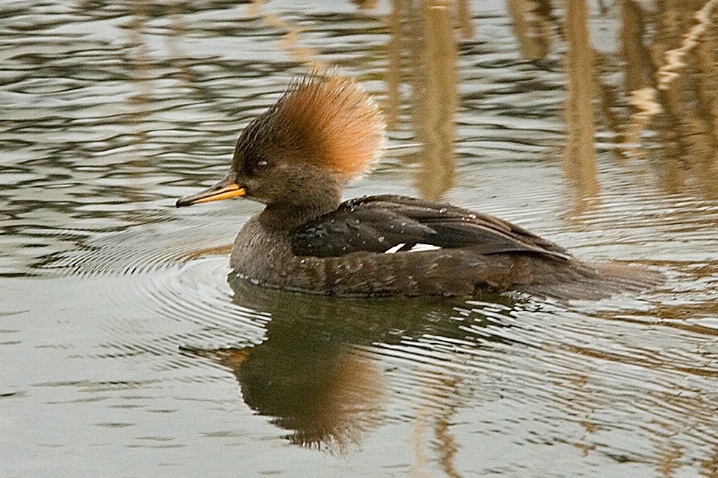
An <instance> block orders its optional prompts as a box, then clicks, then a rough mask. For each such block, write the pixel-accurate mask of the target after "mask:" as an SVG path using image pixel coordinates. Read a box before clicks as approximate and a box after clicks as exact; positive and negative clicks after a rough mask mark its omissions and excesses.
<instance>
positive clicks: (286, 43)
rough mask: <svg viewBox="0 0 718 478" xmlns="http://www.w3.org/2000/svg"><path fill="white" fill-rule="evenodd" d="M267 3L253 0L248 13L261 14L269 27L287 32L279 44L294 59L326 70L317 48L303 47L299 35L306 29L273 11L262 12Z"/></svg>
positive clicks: (313, 67)
mask: <svg viewBox="0 0 718 478" xmlns="http://www.w3.org/2000/svg"><path fill="white" fill-rule="evenodd" d="M265 3H266V1H265V0H252V3H251V4H250V5H249V6H248V7H247V15H249V16H259V17H261V18H262V20H263V21H264V24H265V25H267V26H268V27H270V28H274V29H277V30H282V31H284V32H285V33H284V35H282V39H281V41H280V42H279V44H280V45H281V46H282V49H284V50H285V51H286V52H287V53H288V54H289V57H290V58H291V59H292V60H294V61H297V62H299V63H303V64H305V65H307V66H309V67H310V69H312V70H316V71H324V70H326V69H327V65H326V63H324V62H323V61H321V60H319V59H318V56H319V54H318V53H317V51H316V50H315V49H313V48H308V47H303V46H301V45H300V44H299V35H300V34H301V33H302V32H303V31H304V29H303V28H302V27H300V26H299V25H297V24H296V23H295V22H292V21H289V20H284V19H282V18H279V16H277V15H275V14H273V13H262V6H264V4H265Z"/></svg>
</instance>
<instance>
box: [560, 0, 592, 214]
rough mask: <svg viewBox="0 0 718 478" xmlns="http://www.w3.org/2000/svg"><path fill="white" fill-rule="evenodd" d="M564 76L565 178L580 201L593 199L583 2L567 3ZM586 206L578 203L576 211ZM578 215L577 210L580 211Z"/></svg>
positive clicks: (587, 45)
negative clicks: (569, 181) (572, 186)
mask: <svg viewBox="0 0 718 478" xmlns="http://www.w3.org/2000/svg"><path fill="white" fill-rule="evenodd" d="M565 28H566V40H567V43H568V50H567V51H566V59H565V62H566V75H567V77H568V92H567V97H566V102H565V113H564V114H565V118H566V128H567V130H568V137H567V138H566V147H565V149H564V167H565V172H566V175H567V176H568V177H569V178H570V179H571V180H572V181H573V183H574V185H575V186H576V188H577V189H578V193H579V196H580V197H581V198H595V197H596V196H597V194H598V190H599V186H598V180H597V178H596V152H595V150H594V147H593V140H594V132H595V129H594V125H593V107H592V105H591V100H592V98H593V50H592V48H591V45H590V42H589V33H588V9H587V7H586V1H585V0H571V1H570V2H567V3H566V25H565ZM587 205H588V203H586V202H580V203H579V209H580V208H582V207H585V206H587ZM579 212H580V211H579Z"/></svg>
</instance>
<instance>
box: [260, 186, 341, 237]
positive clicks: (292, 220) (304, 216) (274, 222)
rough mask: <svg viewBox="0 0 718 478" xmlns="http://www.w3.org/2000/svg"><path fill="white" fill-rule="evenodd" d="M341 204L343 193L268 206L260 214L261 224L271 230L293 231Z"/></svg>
mask: <svg viewBox="0 0 718 478" xmlns="http://www.w3.org/2000/svg"><path fill="white" fill-rule="evenodd" d="M340 203H341V191H338V192H337V193H336V195H332V196H328V195H325V196H315V197H313V198H312V200H311V201H307V202H303V203H295V202H292V203H291V204H289V203H284V204H281V203H279V204H268V205H267V206H266V207H265V208H264V210H263V211H262V212H261V213H260V214H259V217H258V219H259V222H260V224H261V225H262V226H263V227H264V228H266V229H269V230H274V231H293V230H294V229H296V228H297V227H299V226H301V225H302V224H305V223H306V222H308V221H311V220H312V219H315V218H317V217H319V216H321V215H322V214H326V213H329V212H332V211H335V210H336V209H337V207H339V204H340Z"/></svg>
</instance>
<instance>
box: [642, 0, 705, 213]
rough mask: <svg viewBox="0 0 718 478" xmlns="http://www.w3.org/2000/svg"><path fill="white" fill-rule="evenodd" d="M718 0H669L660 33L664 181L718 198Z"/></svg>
mask: <svg viewBox="0 0 718 478" xmlns="http://www.w3.org/2000/svg"><path fill="white" fill-rule="evenodd" d="M717 5H718V2H717V1H715V0H709V1H708V2H705V1H689V2H680V3H677V2H665V4H662V5H661V7H662V9H661V11H660V19H661V21H660V23H658V25H657V26H658V28H659V29H660V32H659V33H657V34H655V35H654V38H655V43H654V45H653V51H654V58H657V63H658V65H659V67H658V68H657V72H656V89H657V91H658V99H659V101H660V104H661V107H662V111H663V115H660V116H659V117H658V118H657V124H658V125H659V126H658V127H659V133H660V137H661V147H662V150H663V152H664V155H665V162H664V169H663V175H662V177H663V183H662V185H663V186H664V187H665V188H666V189H668V190H669V191H671V192H682V190H683V189H684V188H686V186H694V187H693V188H691V189H694V190H697V192H700V193H702V194H704V195H705V196H706V197H709V198H712V199H715V198H718V185H717V184H716V183H717V182H716V181H715V179H714V178H715V175H716V173H718V164H717V160H718V96H717V92H716V89H715V85H716V81H718V51H717V49H718V36H717V35H716V34H715V26H714V24H715V22H716V21H717V20H718V11H716V10H718V8H717Z"/></svg>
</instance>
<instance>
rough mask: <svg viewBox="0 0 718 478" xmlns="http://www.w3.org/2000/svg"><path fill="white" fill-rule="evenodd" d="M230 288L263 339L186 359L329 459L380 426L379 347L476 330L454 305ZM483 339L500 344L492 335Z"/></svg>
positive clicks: (505, 303) (506, 302) (239, 284)
mask: <svg viewBox="0 0 718 478" xmlns="http://www.w3.org/2000/svg"><path fill="white" fill-rule="evenodd" d="M230 284H231V285H232V288H233V290H234V293H235V296H234V301H235V302H236V303H238V304H239V305H242V306H243V307H251V308H252V309H253V310H256V311H258V312H262V313H268V314H270V315H271V321H270V322H268V324H267V325H266V338H265V340H264V341H263V342H262V343H260V344H258V345H255V346H250V347H245V348H234V349H233V348H224V349H219V350H196V349H194V350H191V352H192V353H194V354H197V355H201V356H205V357H210V358H212V359H214V360H216V361H218V362H220V363H221V364H223V365H224V366H227V367H229V368H230V369H231V370H232V372H233V373H234V375H235V376H236V378H237V381H238V382H239V385H240V388H241V395H242V398H243V399H244V401H245V403H246V404H247V405H248V406H250V407H251V408H252V409H253V410H255V411H256V412H258V413H259V414H261V415H265V416H269V417H273V420H272V422H273V423H274V424H276V425H278V426H279V427H281V428H283V429H286V430H289V431H290V433H289V434H288V435H287V438H288V439H289V440H290V441H291V442H292V443H295V444H299V445H303V446H310V447H316V448H322V449H327V450H330V451H332V452H335V453H343V452H344V451H345V450H346V449H347V447H348V446H351V445H352V444H358V443H360V442H361V440H362V437H363V436H364V435H365V434H366V433H368V432H370V431H371V430H373V429H375V428H377V427H378V426H379V425H380V424H381V421H382V417H383V415H384V414H383V409H384V404H385V399H386V397H387V393H388V392H387V390H386V385H385V382H384V376H383V372H384V370H383V365H382V362H381V361H380V360H379V358H378V357H380V355H379V352H377V350H378V349H377V348H376V347H375V346H378V345H400V344H402V343H406V341H411V340H412V339H417V338H420V337H422V336H425V335H431V336H442V337H449V338H457V339H462V340H466V339H467V335H470V334H467V332H465V330H466V328H467V327H477V326H480V325H481V324H477V322H480V321H481V319H477V317H476V315H472V314H466V313H463V314H462V313H461V312H462V309H461V307H460V306H461V305H463V303H462V302H461V301H460V300H455V301H450V300H446V299H437V298H398V299H397V298H393V299H370V300H367V299H356V300H352V299H333V298H327V297H317V296H309V295H304V294H295V293H290V292H284V291H276V290H268V289H264V288H260V287H257V286H253V285H251V284H249V283H247V282H246V281H242V280H230ZM484 299H487V300H488V299H490V300H491V301H493V303H500V304H501V305H500V308H501V310H505V311H506V313H508V311H510V310H511V305H512V304H513V302H514V301H513V299H511V298H510V297H505V296H500V295H495V294H492V295H491V297H485V298H484ZM492 324H493V322H492ZM494 325H495V324H494ZM473 337H474V338H475V337H476V335H475V334H474V335H473ZM472 340H474V339H472ZM481 340H489V341H493V340H495V341H502V342H505V341H506V340H505V339H502V338H499V337H491V336H489V335H488V334H486V335H483V334H482V335H481ZM477 346H478V344H477ZM452 380H453V379H452ZM445 382H446V381H445ZM427 393H430V392H427ZM441 397H444V398H445V399H446V398H447V396H446V394H445V390H443V391H442V393H441V394H437V397H436V400H439V401H440V400H441ZM436 406H439V407H441V403H437V404H436Z"/></svg>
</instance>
